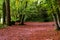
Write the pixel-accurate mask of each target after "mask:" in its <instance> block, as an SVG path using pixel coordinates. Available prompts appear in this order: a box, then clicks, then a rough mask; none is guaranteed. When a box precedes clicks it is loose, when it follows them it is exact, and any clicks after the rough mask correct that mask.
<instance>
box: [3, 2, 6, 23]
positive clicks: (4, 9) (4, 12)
mask: <svg viewBox="0 0 60 40" xmlns="http://www.w3.org/2000/svg"><path fill="white" fill-rule="evenodd" d="M5 17H6V6H5V1H4V2H3V24H5Z"/></svg>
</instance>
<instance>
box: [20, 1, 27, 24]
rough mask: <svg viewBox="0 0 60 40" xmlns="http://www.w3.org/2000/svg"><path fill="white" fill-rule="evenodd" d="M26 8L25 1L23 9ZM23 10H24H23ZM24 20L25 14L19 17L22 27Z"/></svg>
mask: <svg viewBox="0 0 60 40" xmlns="http://www.w3.org/2000/svg"><path fill="white" fill-rule="evenodd" d="M26 7H27V1H26V5H25V8H26ZM25 8H24V9H25ZM24 18H25V14H22V17H21V25H24Z"/></svg>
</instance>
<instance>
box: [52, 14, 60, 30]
mask: <svg viewBox="0 0 60 40" xmlns="http://www.w3.org/2000/svg"><path fill="white" fill-rule="evenodd" d="M52 16H53V19H54V22H55V25H56V27H57V30H59V29H60V23H59V17H58V14H54V13H53V14H52Z"/></svg>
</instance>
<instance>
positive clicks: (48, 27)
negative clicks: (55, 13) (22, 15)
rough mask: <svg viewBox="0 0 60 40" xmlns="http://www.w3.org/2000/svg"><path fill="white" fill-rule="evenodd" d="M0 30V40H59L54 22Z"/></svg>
mask: <svg viewBox="0 0 60 40" xmlns="http://www.w3.org/2000/svg"><path fill="white" fill-rule="evenodd" d="M25 24H26V25H18V24H16V25H12V26H9V27H6V28H3V29H0V40H60V31H57V30H56V27H55V26H54V22H26V23H25Z"/></svg>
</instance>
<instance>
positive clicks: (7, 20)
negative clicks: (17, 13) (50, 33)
mask: <svg viewBox="0 0 60 40" xmlns="http://www.w3.org/2000/svg"><path fill="white" fill-rule="evenodd" d="M5 4H6V24H7V25H8V26H10V25H11V18H10V0H5Z"/></svg>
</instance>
